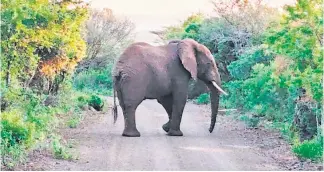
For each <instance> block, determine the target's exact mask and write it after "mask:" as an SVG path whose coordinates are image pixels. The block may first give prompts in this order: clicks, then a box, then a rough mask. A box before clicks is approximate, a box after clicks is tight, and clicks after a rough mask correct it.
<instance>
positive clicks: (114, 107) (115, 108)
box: [112, 84, 118, 124]
mask: <svg viewBox="0 0 324 172" xmlns="http://www.w3.org/2000/svg"><path fill="white" fill-rule="evenodd" d="M113 85H114V84H113ZM113 87H114V88H113V92H114V106H113V109H112V113H113V116H114V124H115V123H116V121H117V117H118V111H117V105H116V88H115V86H113Z"/></svg>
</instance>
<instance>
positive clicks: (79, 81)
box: [73, 63, 113, 95]
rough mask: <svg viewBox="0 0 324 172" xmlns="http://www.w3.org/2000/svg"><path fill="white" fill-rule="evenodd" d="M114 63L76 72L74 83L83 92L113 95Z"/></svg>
mask: <svg viewBox="0 0 324 172" xmlns="http://www.w3.org/2000/svg"><path fill="white" fill-rule="evenodd" d="M112 68H113V64H112V63H109V64H108V65H107V67H106V68H104V69H88V70H84V71H82V72H80V73H78V74H75V76H74V79H73V85H74V87H75V88H76V89H77V90H80V91H83V92H89V93H93V92H96V93H98V94H104V95H111V91H110V90H111V89H112V84H113V80H112V76H111V71H112Z"/></svg>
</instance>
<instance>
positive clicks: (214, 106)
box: [208, 85, 220, 133]
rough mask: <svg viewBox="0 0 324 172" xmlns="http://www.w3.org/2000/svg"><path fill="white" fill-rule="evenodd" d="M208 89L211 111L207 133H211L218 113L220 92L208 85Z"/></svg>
mask: <svg viewBox="0 0 324 172" xmlns="http://www.w3.org/2000/svg"><path fill="white" fill-rule="evenodd" d="M208 87H209V89H210V106H211V110H212V112H211V121H210V128H209V132H210V133H212V132H213V130H214V127H215V123H216V117H217V113H218V105H219V94H220V92H219V91H218V90H217V89H216V88H215V87H214V86H213V85H209V86H208Z"/></svg>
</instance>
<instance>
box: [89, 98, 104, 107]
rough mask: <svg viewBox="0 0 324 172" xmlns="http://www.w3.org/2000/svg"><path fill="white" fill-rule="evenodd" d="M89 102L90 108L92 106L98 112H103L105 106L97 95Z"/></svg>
mask: <svg viewBox="0 0 324 172" xmlns="http://www.w3.org/2000/svg"><path fill="white" fill-rule="evenodd" d="M88 102H89V106H92V107H93V108H94V109H96V110H97V111H101V110H102V108H103V106H104V102H103V100H102V99H101V98H100V97H99V96H97V95H92V96H91V97H90V99H89V101H88Z"/></svg>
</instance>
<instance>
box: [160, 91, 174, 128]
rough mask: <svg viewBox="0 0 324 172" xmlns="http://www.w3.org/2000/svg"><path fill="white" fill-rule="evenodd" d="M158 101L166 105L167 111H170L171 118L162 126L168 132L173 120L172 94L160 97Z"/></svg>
mask: <svg viewBox="0 0 324 172" xmlns="http://www.w3.org/2000/svg"><path fill="white" fill-rule="evenodd" d="M158 102H159V103H160V104H161V105H162V106H163V107H164V109H165V111H166V112H167V113H168V117H169V120H168V122H167V123H165V124H164V125H163V126H162V128H163V130H164V131H165V132H168V131H169V130H170V121H171V115H172V104H173V101H172V95H168V96H164V97H162V98H159V99H158Z"/></svg>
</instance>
